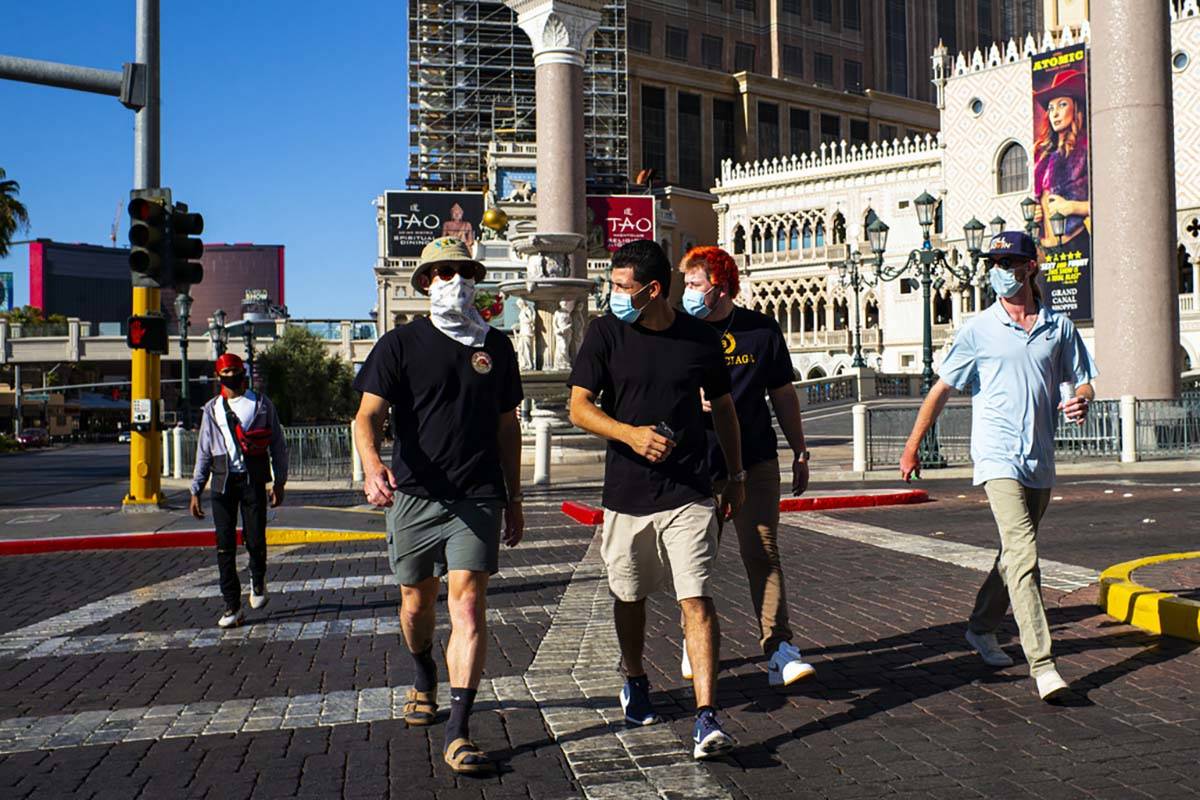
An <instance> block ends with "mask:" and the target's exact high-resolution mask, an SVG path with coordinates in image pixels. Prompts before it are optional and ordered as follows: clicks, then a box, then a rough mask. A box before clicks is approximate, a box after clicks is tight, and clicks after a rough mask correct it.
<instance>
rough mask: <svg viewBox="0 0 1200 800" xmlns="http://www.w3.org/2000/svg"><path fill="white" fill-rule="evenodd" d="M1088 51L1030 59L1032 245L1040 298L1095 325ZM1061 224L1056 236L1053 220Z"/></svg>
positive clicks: (1079, 47)
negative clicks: (1035, 242)
mask: <svg viewBox="0 0 1200 800" xmlns="http://www.w3.org/2000/svg"><path fill="white" fill-rule="evenodd" d="M1087 97H1088V94H1087V50H1086V48H1085V47H1084V46H1083V45H1075V46H1073V47H1066V48H1063V49H1061V50H1054V51H1052V52H1049V53H1045V54H1043V55H1041V56H1038V57H1037V58H1035V59H1034V60H1033V142H1034V144H1033V195H1034V198H1035V199H1036V200H1037V202H1038V207H1037V210H1036V211H1035V212H1034V219H1035V221H1036V223H1037V226H1038V227H1037V230H1036V232H1035V234H1034V235H1035V238H1036V239H1037V240H1038V246H1039V248H1040V250H1041V252H1042V259H1041V281H1042V284H1043V285H1042V289H1043V295H1044V296H1045V297H1046V298H1047V301H1048V302H1049V304H1050V307H1051V308H1053V309H1054V310H1055V311H1060V312H1062V313H1065V314H1067V315H1068V316H1069V317H1070V318H1071V319H1072V320H1081V319H1091V318H1092V273H1091V263H1092V211H1091V179H1090V174H1089V168H1088V156H1089V152H1088V112H1087ZM1055 214H1060V215H1062V217H1063V218H1064V221H1063V230H1062V233H1061V235H1059V234H1056V233H1055V232H1054V228H1053V226H1052V224H1051V218H1052V217H1053V216H1054V215H1055Z"/></svg>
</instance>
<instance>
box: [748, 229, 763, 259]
mask: <svg viewBox="0 0 1200 800" xmlns="http://www.w3.org/2000/svg"><path fill="white" fill-rule="evenodd" d="M750 252H751V253H761V252H762V236H761V235H760V234H759V232H758V229H757V228H755V229H754V233H752V234H750Z"/></svg>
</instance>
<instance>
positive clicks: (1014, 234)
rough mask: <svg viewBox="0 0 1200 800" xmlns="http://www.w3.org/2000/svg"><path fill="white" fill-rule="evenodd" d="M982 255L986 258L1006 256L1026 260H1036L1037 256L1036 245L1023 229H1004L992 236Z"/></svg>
mask: <svg viewBox="0 0 1200 800" xmlns="http://www.w3.org/2000/svg"><path fill="white" fill-rule="evenodd" d="M984 255H985V256H987V257H988V258H1004V257H1005V256H1007V257H1008V258H1019V259H1025V260H1028V261H1037V257H1038V254H1037V245H1036V244H1034V242H1033V238H1032V237H1030V235H1029V234H1027V233H1025V232H1024V231H1004V232H1002V233H999V234H997V235H996V236H993V237H992V242H991V244H990V245H988V249H987V252H986V253H984Z"/></svg>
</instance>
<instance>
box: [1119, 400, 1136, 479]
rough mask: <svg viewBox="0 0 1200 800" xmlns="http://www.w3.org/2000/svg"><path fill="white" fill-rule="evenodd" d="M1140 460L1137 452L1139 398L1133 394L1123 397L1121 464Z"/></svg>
mask: <svg viewBox="0 0 1200 800" xmlns="http://www.w3.org/2000/svg"><path fill="white" fill-rule="evenodd" d="M1137 460H1138V450H1137V398H1136V397H1134V396H1133V395H1131V394H1123V395H1121V462H1122V463H1129V462H1131V461H1137Z"/></svg>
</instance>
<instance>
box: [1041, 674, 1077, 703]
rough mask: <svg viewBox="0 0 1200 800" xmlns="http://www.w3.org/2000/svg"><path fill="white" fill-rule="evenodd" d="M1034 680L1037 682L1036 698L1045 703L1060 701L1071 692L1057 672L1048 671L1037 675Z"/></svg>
mask: <svg viewBox="0 0 1200 800" xmlns="http://www.w3.org/2000/svg"><path fill="white" fill-rule="evenodd" d="M1034 680H1036V681H1037V688H1038V697H1040V698H1042V699H1043V700H1045V701H1046V702H1047V703H1048V702H1050V701H1051V700H1060V699H1062V697H1063V696H1064V695H1065V694H1066V693H1067V692H1069V691H1070V690H1071V687H1070V686H1068V685H1067V682H1066V681H1064V680H1063V679H1062V676H1061V675H1059V674H1058V670H1056V669H1050V670H1047V671H1046V672H1043V673H1042V674H1041V675H1038V676H1037V677H1036V678H1034Z"/></svg>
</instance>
